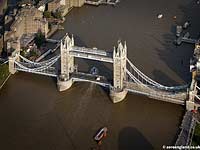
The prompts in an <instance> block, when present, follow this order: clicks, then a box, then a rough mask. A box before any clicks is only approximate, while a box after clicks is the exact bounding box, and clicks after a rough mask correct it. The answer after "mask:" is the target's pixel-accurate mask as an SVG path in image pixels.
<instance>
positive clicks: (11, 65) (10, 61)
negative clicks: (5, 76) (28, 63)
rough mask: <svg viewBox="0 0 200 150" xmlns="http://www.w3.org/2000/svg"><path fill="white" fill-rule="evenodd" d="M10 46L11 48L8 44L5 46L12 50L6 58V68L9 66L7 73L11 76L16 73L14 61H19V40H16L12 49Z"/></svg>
mask: <svg viewBox="0 0 200 150" xmlns="http://www.w3.org/2000/svg"><path fill="white" fill-rule="evenodd" d="M12 46H13V45H12ZM12 46H11V44H10V43H9V44H8V45H7V48H8V49H11V48H13V49H14V51H13V52H12V54H11V55H10V56H9V58H8V66H9V72H10V73H11V74H15V72H16V69H15V61H16V60H17V61H19V60H20V57H19V55H20V40H19V38H17V39H16V41H15V45H14V47H12Z"/></svg>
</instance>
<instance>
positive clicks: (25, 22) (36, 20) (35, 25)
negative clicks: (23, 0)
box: [11, 6, 49, 37]
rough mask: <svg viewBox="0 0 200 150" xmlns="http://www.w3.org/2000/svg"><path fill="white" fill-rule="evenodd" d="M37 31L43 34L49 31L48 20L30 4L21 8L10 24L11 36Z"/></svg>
mask: <svg viewBox="0 0 200 150" xmlns="http://www.w3.org/2000/svg"><path fill="white" fill-rule="evenodd" d="M38 31H41V32H42V33H44V35H45V36H47V33H48V32H49V29H48V21H47V20H46V19H45V18H43V12H41V11H39V10H38V9H37V8H35V7H31V6H28V7H24V8H22V9H21V10H20V12H19V13H18V15H17V16H16V17H15V21H14V23H13V24H12V25H11V32H12V36H13V37H21V36H22V35H23V34H35V33H37V32H38Z"/></svg>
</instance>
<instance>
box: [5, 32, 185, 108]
mask: <svg viewBox="0 0 200 150" xmlns="http://www.w3.org/2000/svg"><path fill="white" fill-rule="evenodd" d="M76 57H77V58H84V59H90V60H95V61H100V62H107V63H111V64H112V65H113V82H112V83H110V82H109V81H107V80H106V78H105V77H103V76H99V75H94V74H91V73H83V72H79V70H78V69H77V68H76V64H75V63H74V58H76ZM58 61H60V65H61V66H60V72H59V71H58V67H56V63H57V62H58ZM9 71H10V73H12V74H14V73H15V72H16V71H23V72H29V73H35V74H41V75H46V76H51V77H56V78H57V87H58V90H59V91H65V90H67V89H69V88H70V87H71V86H72V84H73V83H74V82H91V83H95V84H98V85H101V86H103V87H106V88H108V89H109V91H110V98H111V100H112V101H113V103H117V102H120V101H122V100H123V99H124V98H125V97H126V95H127V92H133V93H136V94H141V95H145V96H148V97H150V98H153V99H157V100H161V101H167V102H171V103H176V104H181V105H185V104H186V99H187V98H188V92H187V87H188V86H187V85H184V86H174V87H168V86H164V85H162V84H159V83H158V82H156V81H154V80H152V79H150V78H149V77H147V76H146V75H145V74H143V73H142V72H141V71H140V70H139V69H137V67H136V66H135V65H134V64H133V63H132V62H131V61H130V60H129V59H128V58H127V45H126V42H125V43H124V44H123V43H122V42H120V41H119V42H118V45H117V47H114V49H113V52H108V51H106V50H99V49H97V48H86V47H78V46H75V44H74V38H73V36H71V37H70V36H69V35H68V34H66V35H65V37H64V38H63V39H62V40H61V41H60V54H59V55H56V56H54V57H52V58H50V59H49V60H46V61H42V62H33V61H30V60H28V59H26V58H24V57H23V56H21V55H20V52H19V51H15V52H13V54H12V55H11V56H10V57H9Z"/></svg>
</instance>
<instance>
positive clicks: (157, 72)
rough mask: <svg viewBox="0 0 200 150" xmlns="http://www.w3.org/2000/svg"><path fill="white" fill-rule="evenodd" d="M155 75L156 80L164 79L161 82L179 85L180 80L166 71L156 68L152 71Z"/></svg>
mask: <svg viewBox="0 0 200 150" xmlns="http://www.w3.org/2000/svg"><path fill="white" fill-rule="evenodd" d="M152 74H153V75H154V77H155V78H154V79H155V80H156V81H162V83H161V84H163V85H167V86H173V85H178V82H177V81H175V80H173V79H172V78H170V77H169V76H167V75H166V74H165V73H164V72H162V71H160V70H157V69H155V70H154V71H153V73H152Z"/></svg>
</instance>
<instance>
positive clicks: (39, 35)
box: [35, 32, 45, 48]
mask: <svg viewBox="0 0 200 150" xmlns="http://www.w3.org/2000/svg"><path fill="white" fill-rule="evenodd" d="M44 42H45V36H44V34H43V33H42V32H38V33H37V34H36V36H35V44H36V45H37V47H38V48H40V47H41V46H42V44H43V43H44Z"/></svg>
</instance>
